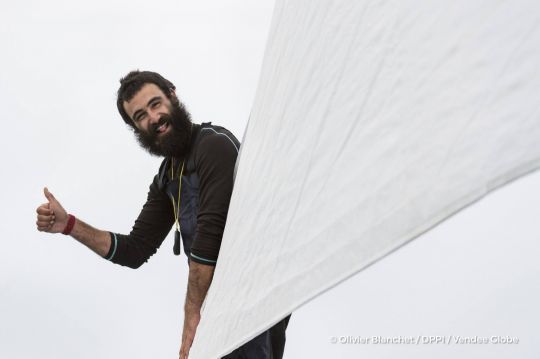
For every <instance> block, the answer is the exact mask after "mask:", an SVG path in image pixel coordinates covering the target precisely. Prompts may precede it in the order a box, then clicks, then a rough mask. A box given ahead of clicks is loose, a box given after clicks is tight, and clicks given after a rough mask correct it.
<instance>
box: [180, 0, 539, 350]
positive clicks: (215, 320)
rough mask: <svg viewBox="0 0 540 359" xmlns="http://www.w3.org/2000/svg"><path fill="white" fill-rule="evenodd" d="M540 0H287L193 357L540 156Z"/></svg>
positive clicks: (251, 329)
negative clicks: (496, 0) (444, 0)
mask: <svg viewBox="0 0 540 359" xmlns="http://www.w3.org/2000/svg"><path fill="white" fill-rule="evenodd" d="M539 24H540V5H539V4H538V3H537V2H534V1H527V0H520V1H513V2H510V1H499V2H493V1H480V0H472V1H471V0H467V1H465V0H458V1H453V2H445V3H441V2H424V1H416V0H405V1H402V0H399V1H398V0H393V1H369V0H365V1H358V0H335V1H329V0H309V1H307V0H306V1H300V0H297V1H286V0H278V1H277V2H276V7H275V10H274V18H273V23H272V29H271V34H270V37H269V40H268V44H267V49H266V55H265V60H264V64H263V69H262V74H261V78H260V83H259V88H258V91H257V96H256V99H255V103H254V106H253V110H252V113H251V119H250V123H249V127H248V129H247V132H246V135H245V141H244V143H243V145H242V146H243V147H242V154H241V158H240V162H239V168H238V172H237V177H236V183H235V189H234V193H233V198H232V201H231V205H230V211H229V217H228V223H227V227H226V230H225V235H224V238H223V243H222V247H221V252H220V257H219V262H218V265H217V268H216V272H215V276H214V280H213V282H212V286H211V288H210V291H209V293H208V296H207V299H206V302H205V307H204V310H203V314H202V320H201V323H200V325H199V328H198V331H197V336H196V338H195V342H194V345H193V347H192V350H191V356H190V358H195V359H200V358H217V357H220V356H222V355H224V354H226V353H228V352H230V351H232V350H233V349H234V348H235V347H237V346H239V345H240V344H242V343H244V342H246V341H247V340H249V339H250V338H252V337H254V336H255V335H256V334H258V333H260V332H261V331H263V330H265V329H267V328H268V327H270V326H271V325H272V324H274V323H275V322H277V321H278V320H280V319H281V318H282V317H284V316H285V315H287V314H288V313H290V312H291V311H293V310H294V309H296V308H298V307H299V306H301V305H302V304H303V303H305V302H306V301H309V300H310V299H312V298H314V297H315V296H317V295H318V294H320V293H321V292H323V291H325V290H327V289H328V288H330V287H332V286H334V285H335V284H337V283H339V282H340V281H342V280H344V279H345V278H347V277H349V276H351V275H353V274H354V273H357V272H358V271H360V270H362V269H363V268H365V267H366V266H368V265H369V264H372V263H373V262H375V261H377V260H378V259H380V258H382V257H383V256H385V255H386V254H388V253H390V252H391V251H394V250H395V249H397V248H399V247H400V246H402V245H403V244H404V243H406V242H407V241H410V240H411V239H413V238H415V237H417V236H418V235H420V234H421V233H422V232H424V231H426V230H428V229H429V228H431V227H433V226H434V225H436V224H437V223H439V222H440V221H442V220H444V219H445V218H447V217H449V216H450V215H452V214H453V213H455V212H457V211H459V210H460V209H462V208H463V207H465V206H467V205H469V204H471V203H472V202H474V201H476V200H478V199H480V198H481V197H482V196H484V195H486V194H487V193H488V192H489V191H492V190H494V189H496V188H497V187H499V186H501V185H504V184H506V183H508V182H509V181H511V180H513V179H515V178H517V177H519V176H522V175H524V174H526V173H528V172H530V171H533V170H535V169H537V168H538V167H539V166H540V101H538V94H539V93H540V71H538V64H539V63H540V28H539Z"/></svg>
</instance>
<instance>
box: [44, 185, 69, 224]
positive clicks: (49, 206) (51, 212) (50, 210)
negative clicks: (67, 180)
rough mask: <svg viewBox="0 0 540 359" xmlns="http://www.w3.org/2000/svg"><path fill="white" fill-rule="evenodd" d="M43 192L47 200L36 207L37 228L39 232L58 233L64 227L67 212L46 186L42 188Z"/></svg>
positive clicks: (66, 220)
mask: <svg viewBox="0 0 540 359" xmlns="http://www.w3.org/2000/svg"><path fill="white" fill-rule="evenodd" d="M43 193H44V194H45V198H47V201H48V202H47V203H43V204H42V205H41V206H39V207H38V208H37V209H36V212H37V222H36V225H37V229H38V231H41V232H48V233H60V232H62V231H63V230H64V228H66V225H67V222H68V214H67V212H66V210H65V209H64V208H63V207H62V205H61V204H60V202H58V200H57V199H56V198H55V197H54V196H53V194H52V193H51V192H49V190H48V189H47V187H45V188H44V189H43Z"/></svg>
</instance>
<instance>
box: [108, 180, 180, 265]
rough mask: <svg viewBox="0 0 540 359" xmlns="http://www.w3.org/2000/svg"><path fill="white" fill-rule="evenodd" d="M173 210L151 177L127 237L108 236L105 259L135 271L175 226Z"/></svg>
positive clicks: (121, 235) (119, 235)
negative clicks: (146, 194)
mask: <svg viewBox="0 0 540 359" xmlns="http://www.w3.org/2000/svg"><path fill="white" fill-rule="evenodd" d="M172 212H173V211H172V206H171V203H170V200H169V199H168V198H167V196H166V195H165V193H163V192H162V191H160V189H159V186H158V176H157V175H156V176H155V177H154V180H153V182H152V184H151V185H150V189H149V192H148V198H147V200H146V203H145V204H144V206H143V208H142V210H141V213H140V214H139V217H138V218H137V219H136V220H135V224H134V225H133V229H132V230H131V232H130V234H129V235H123V234H118V233H112V232H111V248H110V250H109V253H107V255H106V256H105V259H108V260H110V261H112V262H114V263H116V264H120V265H123V266H128V267H131V268H138V267H140V266H141V265H142V264H144V263H145V262H146V261H147V260H148V258H150V257H151V256H152V255H153V254H154V253H156V250H157V248H159V246H160V245H161V243H162V242H163V240H164V239H165V237H166V236H167V234H168V233H169V231H170V230H171V227H172V225H173V223H174V219H173V213H172Z"/></svg>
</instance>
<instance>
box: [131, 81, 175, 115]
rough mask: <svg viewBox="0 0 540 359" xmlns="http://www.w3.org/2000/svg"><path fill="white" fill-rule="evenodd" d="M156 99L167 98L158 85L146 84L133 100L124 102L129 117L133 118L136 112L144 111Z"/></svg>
mask: <svg viewBox="0 0 540 359" xmlns="http://www.w3.org/2000/svg"><path fill="white" fill-rule="evenodd" d="M155 97H161V98H165V97H166V96H165V94H164V93H163V91H161V89H160V88H159V87H158V86H157V85H155V84H144V85H143V87H141V89H140V90H139V91H138V92H137V93H136V94H135V96H133V98H132V99H131V100H129V101H124V109H125V110H126V113H127V114H128V116H129V117H131V118H133V114H134V113H135V112H137V111H138V110H141V109H144V108H145V107H146V106H147V105H148V102H149V101H150V100H151V99H153V98H155Z"/></svg>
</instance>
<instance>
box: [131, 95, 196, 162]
mask: <svg viewBox="0 0 540 359" xmlns="http://www.w3.org/2000/svg"><path fill="white" fill-rule="evenodd" d="M169 110H170V111H169V112H170V114H169V115H163V116H161V118H160V119H159V121H158V122H157V123H155V124H152V125H151V126H150V127H149V129H148V131H145V130H135V137H136V138H137V141H138V142H139V145H141V147H142V148H144V149H145V150H146V151H148V152H149V153H150V154H151V155H154V156H160V157H177V158H183V157H185V155H186V154H187V153H188V152H189V149H190V146H191V125H192V124H191V115H190V114H189V112H187V110H186V108H185V107H184V105H183V104H182V103H181V102H180V101H178V100H177V99H175V98H171V107H170V108H169ZM163 124H168V125H169V126H170V129H169V132H168V133H165V134H163V135H161V136H159V134H158V132H157V129H158V127H159V126H161V125H163Z"/></svg>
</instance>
